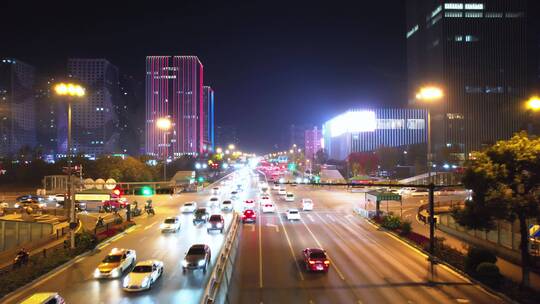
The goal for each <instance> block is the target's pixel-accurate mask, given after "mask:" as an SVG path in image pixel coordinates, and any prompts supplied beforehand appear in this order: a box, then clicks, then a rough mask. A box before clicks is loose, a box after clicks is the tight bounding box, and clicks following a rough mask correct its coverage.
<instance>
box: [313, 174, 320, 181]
mask: <svg viewBox="0 0 540 304" xmlns="http://www.w3.org/2000/svg"><path fill="white" fill-rule="evenodd" d="M313 180H314V181H315V182H316V183H319V182H320V181H321V177H320V176H318V175H315V176H313Z"/></svg>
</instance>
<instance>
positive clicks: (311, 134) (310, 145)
mask: <svg viewBox="0 0 540 304" xmlns="http://www.w3.org/2000/svg"><path fill="white" fill-rule="evenodd" d="M321 139H322V133H321V129H320V128H318V127H317V126H315V127H313V129H308V130H306V131H305V136H304V140H305V141H304V142H305V144H304V156H305V158H306V159H311V160H313V159H314V157H315V153H317V151H319V150H320V149H321Z"/></svg>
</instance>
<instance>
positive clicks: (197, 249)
mask: <svg viewBox="0 0 540 304" xmlns="http://www.w3.org/2000/svg"><path fill="white" fill-rule="evenodd" d="M210 259H211V252H210V247H208V245H205V244H195V245H192V246H191V247H190V248H189V250H188V252H187V253H186V256H185V257H184V260H183V261H182V272H183V273H186V271H187V270H195V269H202V271H203V273H206V270H207V268H208V265H209V264H210Z"/></svg>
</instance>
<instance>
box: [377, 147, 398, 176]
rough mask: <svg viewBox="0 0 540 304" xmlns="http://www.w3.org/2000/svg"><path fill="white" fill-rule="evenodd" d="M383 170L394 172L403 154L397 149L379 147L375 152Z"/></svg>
mask: <svg viewBox="0 0 540 304" xmlns="http://www.w3.org/2000/svg"><path fill="white" fill-rule="evenodd" d="M375 154H376V155H377V157H378V159H379V165H380V166H381V169H382V170H386V171H394V169H395V168H396V167H397V165H398V164H399V161H400V160H401V158H402V153H401V152H400V150H399V149H398V148H396V147H379V148H378V149H377V151H375Z"/></svg>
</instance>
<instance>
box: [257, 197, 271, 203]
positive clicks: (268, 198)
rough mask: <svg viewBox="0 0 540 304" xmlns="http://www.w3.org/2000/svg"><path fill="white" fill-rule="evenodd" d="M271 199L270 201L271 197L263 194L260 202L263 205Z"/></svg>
mask: <svg viewBox="0 0 540 304" xmlns="http://www.w3.org/2000/svg"><path fill="white" fill-rule="evenodd" d="M269 201H270V197H269V196H268V195H263V196H261V197H260V198H259V204H261V205H262V204H264V203H266V202H269Z"/></svg>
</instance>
